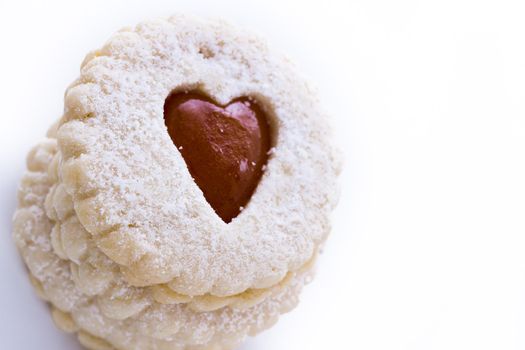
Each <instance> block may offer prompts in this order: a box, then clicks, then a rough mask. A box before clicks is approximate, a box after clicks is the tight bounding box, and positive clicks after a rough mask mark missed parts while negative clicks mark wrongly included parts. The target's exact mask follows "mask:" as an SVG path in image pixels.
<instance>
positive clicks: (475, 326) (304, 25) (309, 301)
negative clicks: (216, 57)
mask: <svg viewBox="0 0 525 350" xmlns="http://www.w3.org/2000/svg"><path fill="white" fill-rule="evenodd" d="M174 12H189V13H194V14H200V15H207V16H216V17H217V16H218V17H223V18H226V19H228V20H230V21H232V22H234V23H237V24H238V25H241V26H244V27H246V28H248V29H250V30H252V31H255V32H258V33H260V34H261V35H263V36H265V37H266V38H268V40H269V41H270V43H272V44H273V45H274V46H276V47H277V48H278V49H280V50H282V51H284V52H286V53H287V54H288V55H289V56H290V57H291V58H292V59H293V60H294V61H295V62H296V63H297V65H298V66H299V67H300V68H301V69H302V70H303V72H304V73H305V74H306V75H308V76H310V77H311V80H312V82H313V83H314V84H315V85H317V86H318V88H319V91H320V95H321V98H322V101H323V102H324V105H325V108H326V109H327V110H328V111H329V112H330V113H331V114H332V115H333V117H334V124H335V128H336V136H337V139H338V141H339V143H340V145H341V148H342V149H343V150H344V152H345V158H346V167H345V172H344V174H343V176H342V179H341V182H342V188H343V192H342V197H341V201H340V205H339V207H338V209H337V211H336V212H335V214H334V230H333V233H332V236H331V238H330V240H329V241H328V243H327V245H326V249H325V254H324V255H323V257H322V258H321V261H320V266H319V272H318V276H317V279H316V280H315V281H314V283H313V284H311V285H310V286H308V287H307V288H306V290H305V292H304V294H303V296H302V302H301V304H300V306H299V307H298V308H297V309H296V310H295V311H294V312H292V313H290V314H287V315H286V316H284V317H282V319H281V321H280V322H279V323H278V325H277V326H275V327H274V328H273V329H272V330H270V331H267V332H265V333H264V334H262V335H260V336H258V337H257V338H256V339H250V340H248V341H247V343H246V345H245V346H243V347H242V349H243V350H263V349H265V350H266V349H272V350H285V349H286V350H296V349H297V350H299V349H300V350H313V349H315V350H319V349H357V350H361V349H389V350H390V349H462V350H463V349H524V348H525V336H524V334H525V253H524V252H525V230H524V229H525V220H524V218H525V216H524V213H525V161H524V159H525V157H524V155H525V21H524V18H525V8H524V7H523V6H520V1H515V2H513V3H512V2H510V1H482V0H477V1H461V0H459V1H457V0H456V1H447V0H445V1H415V0H414V1H409V0H401V1H388V0H357V1H338V2H332V1H328V0H323V1H315V2H307V1H284V0H280V1H271V0H265V1H241V0H239V1H233V0H221V1H211V0H210V1H176V0H169V1H161V0H157V1H129V0H128V1H107V0H106V1H103V0H89V1H82V2H81V1H7V0H0V102H1V103H0V145H1V147H0V161H1V164H0V169H1V176H0V206H1V208H0V227H2V230H1V232H2V234H1V236H0V237H1V242H0V253H1V255H0V274H1V280H0V310H1V313H0V348H1V349H17V350H33V349H53V350H62V349H67V350H74V349H79V348H80V347H79V346H78V345H77V343H76V341H75V340H74V338H73V337H71V336H68V335H64V334H62V333H61V332H59V331H57V330H56V329H55V327H54V325H53V324H52V321H51V319H50V317H49V315H48V313H47V308H46V306H45V305H44V304H43V303H42V302H40V301H39V300H38V299H37V298H36V297H35V296H34V294H33V292H32V290H31V287H30V284H29V282H28V280H27V278H26V275H25V272H24V268H23V265H22V264H21V262H20V259H19V258H18V257H17V255H16V251H15V248H14V244H13V242H12V240H11V235H10V229H11V224H10V219H11V215H12V213H13V210H14V208H15V192H16V187H17V182H18V179H19V178H20V176H21V174H22V171H23V168H24V157H25V154H26V152H27V151H28V150H29V148H30V147H31V146H32V145H33V144H34V143H35V142H36V141H37V140H38V139H39V138H40V137H42V135H43V134H44V133H45V131H46V129H47V126H48V125H49V124H50V123H51V122H52V121H53V120H54V119H55V118H57V117H58V116H59V115H60V114H61V110H62V94H63V92H64V89H65V87H66V86H67V85H68V84H69V82H71V81H72V80H73V79H74V78H75V77H76V76H77V74H78V67H79V64H80V62H81V60H82V59H83V56H84V54H85V53H87V52H88V51H89V50H91V49H93V48H96V47H99V46H100V45H102V44H103V42H104V41H105V39H106V38H107V37H108V36H109V35H111V33H113V32H114V31H116V30H117V29H119V28H120V27H122V26H125V25H129V24H134V23H136V22H138V21H140V20H142V19H146V18H151V17H158V16H166V15H169V14H171V13H174Z"/></svg>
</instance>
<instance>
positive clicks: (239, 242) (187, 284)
mask: <svg viewBox="0 0 525 350" xmlns="http://www.w3.org/2000/svg"><path fill="white" fill-rule="evenodd" d="M178 91H198V92H199V93H200V94H202V95H205V96H207V97H209V98H210V99H211V100H213V101H216V102H217V103H218V104H220V105H224V106H225V105H228V104H229V103H230V102H231V101H233V100H235V99H237V98H243V97H244V98H250V99H253V100H254V101H256V103H257V105H258V106H260V108H261V109H262V110H264V113H265V115H266V117H267V118H268V124H269V125H270V133H271V143H272V144H271V146H272V149H271V153H270V155H269V157H268V160H267V163H266V165H265V170H264V173H263V174H262V176H261V179H260V182H259V184H258V186H257V187H256V188H255V191H254V192H253V195H252V196H251V198H250V199H249V201H248V202H247V204H246V206H245V207H244V208H241V209H242V211H240V213H239V214H238V215H237V216H236V217H234V218H233V219H231V221H230V222H228V223H227V222H225V221H223V220H222V219H221V217H219V216H218V215H217V213H216V212H215V211H214V209H213V208H212V207H211V206H210V204H209V203H208V201H207V200H206V198H205V195H204V194H203V191H202V190H201V189H200V188H199V187H198V186H197V184H196V183H195V181H194V180H193V178H192V176H191V174H190V171H189V170H188V167H187V164H186V162H185V160H184V158H183V156H182V155H181V152H179V149H177V147H176V146H175V145H174V142H173V141H172V138H171V137H170V134H169V133H168V130H167V128H166V125H165V119H164V105H165V101H166V99H167V97H168V96H169V95H170V94H172V93H173V92H178ZM329 138H330V129H329V126H328V125H327V120H326V118H325V117H324V114H323V113H322V111H321V110H320V108H319V106H318V101H317V99H316V97H315V94H314V93H313V91H312V90H311V89H310V88H309V86H308V85H307V84H306V83H305V81H304V80H303V79H302V78H301V77H300V76H299V75H298V74H297V73H296V72H295V69H294V67H293V66H292V65H291V64H290V63H289V62H288V61H287V60H286V59H285V58H284V57H282V56H280V55H277V54H275V53H273V52H271V51H270V50H269V49H268V47H267V46H266V45H265V43H264V42H262V41H261V40H260V39H259V38H257V37H255V36H253V35H251V34H247V33H245V32H241V31H238V30H236V29H235V28H232V27H230V26H228V25H226V24H224V23H223V22H218V21H202V20H198V19H194V18H189V17H186V16H175V17H171V18H169V19H168V20H156V21H149V22H144V23H141V24H139V25H137V26H136V27H135V28H133V29H124V30H122V31H120V32H118V33H117V34H115V35H114V36H113V37H112V38H111V39H110V40H109V41H108V42H107V43H106V45H104V47H102V48H101V49H100V50H97V51H94V52H93V53H91V54H90V55H88V56H87V57H86V59H85V61H84V63H83V64H82V67H81V74H80V77H79V79H77V80H76V81H75V82H74V83H73V84H72V85H71V86H70V87H69V88H68V90H67V91H66V95H65V109H64V117H63V118H62V120H61V121H60V123H59V126H58V131H57V139H58V145H59V151H60V152H61V156H62V161H61V166H60V177H61V180H62V181H63V183H64V184H65V185H66V188H67V191H68V193H69V194H71V195H72V197H73V202H74V207H75V211H76V212H77V215H78V217H79V220H80V221H81V223H82V225H83V226H84V227H85V228H86V229H87V230H88V231H89V232H90V233H91V234H92V235H93V238H94V240H95V242H96V244H97V246H98V247H99V248H100V249H101V250H102V251H103V252H104V253H105V254H106V255H107V256H108V257H109V258H111V259H112V260H114V261H115V262H117V263H118V264H120V265H121V266H122V267H121V270H122V271H123V273H124V276H125V277H126V279H127V280H128V282H129V283H131V284H133V285H136V286H147V285H153V284H158V283H169V286H170V288H172V289H173V290H175V291H177V292H179V293H181V294H185V295H202V294H206V293H210V294H212V295H216V296H229V295H234V294H238V293H241V292H243V291H245V290H247V289H249V288H267V287H270V286H272V285H275V284H276V283H278V282H279V281H280V280H281V279H282V278H283V277H284V276H285V275H286V274H287V273H288V272H289V271H296V270H298V269H300V268H301V266H303V265H304V264H306V263H307V262H308V261H309V260H310V258H311V257H312V255H313V254H314V252H315V251H316V250H317V248H318V247H319V245H320V244H321V243H322V242H323V240H324V239H325V237H326V235H327V234H328V232H329V230H330V225H329V214H330V211H331V210H332V208H333V206H334V205H335V202H336V200H337V193H338V191H337V185H336V177H337V174H338V172H339V168H340V164H339V161H338V158H337V154H336V152H335V151H334V149H333V147H332V146H331V144H330V139H329Z"/></svg>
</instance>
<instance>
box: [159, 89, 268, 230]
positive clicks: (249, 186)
mask: <svg viewBox="0 0 525 350" xmlns="http://www.w3.org/2000/svg"><path fill="white" fill-rule="evenodd" d="M164 121H165V123H166V127H167V128H168V133H169V135H170V137H171V139H172V140H173V143H174V144H175V146H176V147H177V148H178V149H179V151H180V153H181V155H182V157H183V158H184V160H185V162H186V165H187V166H188V170H189V172H190V174H191V176H192V177H193V179H194V180H195V183H196V184H197V185H198V186H199V188H200V189H201V190H202V192H203V193H204V197H205V198H206V200H207V201H208V203H209V204H210V205H211V206H212V208H213V209H214V210H215V212H216V213H217V215H219V216H220V217H221V219H222V220H223V221H224V222H226V223H228V222H230V221H231V220H232V219H233V218H234V217H236V216H237V215H239V213H240V212H241V210H242V209H243V207H245V206H246V204H247V203H248V201H249V200H250V198H251V196H252V194H253V192H254V191H255V188H256V187H257V185H258V184H259V180H260V179H261V176H262V173H263V168H264V166H265V165H266V162H267V160H268V153H269V150H270V127H269V124H268V120H267V118H266V115H265V113H264V112H263V110H262V108H261V107H260V106H259V105H258V104H257V102H256V101H254V100H253V99H252V98H250V97H239V98H236V99H234V100H232V101H231V102H230V103H228V104H227V105H225V106H221V105H219V104H217V103H215V102H214V101H213V100H212V99H211V98H209V97H207V96H205V95H203V94H201V93H199V92H178V93H172V94H170V95H169V96H168V98H167V99H166V101H165V103H164Z"/></svg>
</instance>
